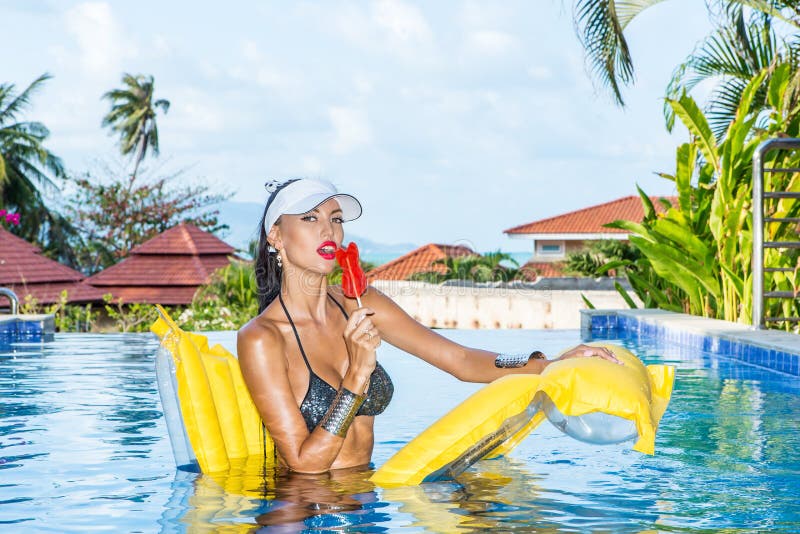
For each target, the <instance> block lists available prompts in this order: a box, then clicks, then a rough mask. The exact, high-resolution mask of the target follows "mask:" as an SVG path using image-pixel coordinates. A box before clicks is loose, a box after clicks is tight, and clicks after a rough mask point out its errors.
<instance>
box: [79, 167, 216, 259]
mask: <svg viewBox="0 0 800 534" xmlns="http://www.w3.org/2000/svg"><path fill="white" fill-rule="evenodd" d="M100 172H102V173H103V175H104V178H103V179H97V178H95V177H94V176H92V175H91V174H89V173H86V174H85V175H84V176H82V177H80V178H72V179H71V183H72V185H73V186H74V193H73V194H72V195H71V196H70V197H68V198H67V201H66V203H65V204H66V212H67V217H68V219H69V221H70V222H71V223H72V224H73V225H74V226H75V227H76V228H77V229H78V231H79V233H80V238H79V239H76V240H74V245H73V248H74V250H75V251H76V258H77V263H78V265H79V266H80V269H81V270H82V271H83V272H85V273H87V274H93V273H95V272H97V271H99V270H102V269H104V268H106V267H109V266H111V265H114V264H115V263H117V262H118V261H119V260H120V259H122V258H124V257H126V256H127V255H128V253H129V252H130V251H131V249H133V248H134V247H136V246H137V245H140V244H142V243H144V242H145V241H147V240H148V239H150V238H152V237H154V236H155V235H157V234H159V233H161V232H163V231H165V230H167V229H169V228H172V227H173V226H175V225H177V224H179V223H184V222H185V223H191V224H194V225H195V226H197V227H198V228H200V229H201V230H205V231H208V232H217V231H220V230H223V229H226V228H227V226H226V225H223V224H220V223H219V220H218V215H219V212H218V211H217V210H214V209H212V207H213V206H214V205H215V204H218V203H219V202H221V201H223V200H225V199H226V198H229V197H228V196H226V195H215V194H210V193H209V189H208V187H206V186H203V185H193V186H184V185H176V182H177V181H178V180H179V178H180V177H181V175H182V173H181V172H178V173H174V174H169V175H166V176H159V177H155V178H152V179H147V178H145V177H144V176H142V175H140V176H138V177H137V176H134V175H128V176H125V174H124V173H123V172H121V171H119V170H118V171H114V170H113V169H111V168H109V167H108V166H105V167H103V168H101V170H100Z"/></svg>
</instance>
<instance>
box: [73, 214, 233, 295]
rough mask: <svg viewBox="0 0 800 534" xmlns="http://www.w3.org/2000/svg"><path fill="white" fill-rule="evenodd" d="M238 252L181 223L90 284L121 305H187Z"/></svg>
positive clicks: (190, 225) (133, 252)
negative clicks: (201, 287) (198, 290)
mask: <svg viewBox="0 0 800 534" xmlns="http://www.w3.org/2000/svg"><path fill="white" fill-rule="evenodd" d="M234 250H235V249H234V248H233V247H232V246H230V245H228V244H227V243H225V242H224V241H222V240H221V239H219V238H217V237H216V236H214V235H212V234H210V233H208V232H204V231H203V230H200V229H199V228H197V227H196V226H194V225H192V224H188V223H182V224H179V225H177V226H174V227H172V228H170V229H169V230H167V231H165V232H163V233H161V234H159V235H157V236H155V237H154V238H152V239H150V240H149V241H146V242H144V243H142V244H141V245H139V246H138V247H136V248H134V249H133V250H131V252H130V255H129V256H128V257H127V258H125V259H124V260H122V261H121V262H119V263H117V264H116V265H113V266H111V267H109V268H107V269H104V270H103V271H101V272H99V273H97V274H95V275H94V276H91V277H90V278H88V280H87V282H88V283H89V284H91V285H92V286H94V287H95V288H97V289H98V290H100V291H102V293H110V294H111V295H112V297H113V300H115V301H119V302H121V303H137V302H138V303H149V304H164V305H170V306H174V305H187V304H190V303H191V302H192V297H193V296H194V294H195V292H196V291H197V289H198V288H199V287H200V286H202V285H204V284H207V283H208V282H209V281H210V279H211V275H212V274H213V273H214V271H216V270H217V269H220V268H222V267H225V266H227V265H229V264H230V261H231V259H233V258H236V256H235V255H234Z"/></svg>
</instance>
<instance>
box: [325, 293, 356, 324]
mask: <svg viewBox="0 0 800 534" xmlns="http://www.w3.org/2000/svg"><path fill="white" fill-rule="evenodd" d="M325 293H326V294H327V295H328V296H329V297H331V300H332V301H333V303H334V304H336V305H337V306H339V309H340V310H342V313H343V314H344V318H345V319H349V318H350V316H348V315H347V312H346V311H344V306H342V305H341V304H339V301H338V300H336V299H335V298H333V296H332V295H331V294H330V293H328V292H327V291H326V292H325Z"/></svg>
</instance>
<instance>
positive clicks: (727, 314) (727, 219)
mask: <svg viewBox="0 0 800 534" xmlns="http://www.w3.org/2000/svg"><path fill="white" fill-rule="evenodd" d="M766 76H767V71H766V70H764V71H762V72H760V73H759V74H758V75H756V76H755V77H753V78H752V79H751V80H750V81H749V83H748V84H747V86H746V87H745V89H744V91H743V92H742V100H741V102H740V103H739V107H738V109H737V112H736V116H735V118H734V120H733V121H732V122H731V124H730V126H729V127H728V130H727V132H726V134H725V136H724V140H723V141H721V142H718V141H717V140H716V139H715V137H714V135H713V133H712V131H711V127H710V125H709V122H708V119H707V118H706V116H705V115H704V114H703V113H702V111H701V110H700V109H699V107H698V106H697V103H696V102H695V101H694V100H693V99H692V98H691V97H689V96H686V95H683V96H681V98H679V99H677V100H670V101H669V104H670V106H672V109H673V111H674V113H675V115H676V116H677V117H678V118H679V119H680V120H681V122H682V123H683V124H684V125H685V126H686V128H687V129H688V130H689V132H690V134H691V141H690V142H689V143H684V144H682V145H681V146H680V147H678V150H677V168H676V172H675V174H674V175H669V174H662V177H664V178H667V179H669V180H671V181H674V182H675V186H676V188H677V191H678V202H677V205H676V206H671V205H669V203H668V202H667V203H665V206H664V207H665V212H664V213H663V214H662V213H657V212H656V210H655V209H654V206H653V204H652V202H651V201H650V199H649V197H648V196H647V195H646V194H644V192H642V191H641V190H640V191H639V193H640V196H641V198H642V204H643V206H644V208H645V218H644V221H642V222H641V223H640V222H635V221H615V222H614V223H611V224H609V225H608V226H610V227H614V228H621V229H624V230H627V231H629V232H631V234H632V235H631V237H630V241H631V243H632V244H633V245H635V246H636V247H637V248H638V249H639V250H640V251H641V253H642V254H643V255H644V257H646V259H647V262H648V265H649V267H651V268H652V271H653V273H655V275H657V277H658V278H659V279H661V281H660V282H659V284H658V285H657V286H656V287H655V289H653V288H649V287H647V285H645V284H641V283H640V284H634V283H633V280H632V285H633V286H634V288H636V289H638V290H639V291H642V292H644V293H646V294H647V296H648V298H650V302H651V303H659V302H660V301H663V300H664V298H665V296H666V297H672V296H674V295H675V294H676V293H675V292H674V291H673V292H672V295H664V294H663V291H662V289H663V288H665V287H666V288H672V287H677V288H679V289H680V292H682V293H683V298H684V299H685V300H684V303H683V305H684V309H685V310H686V311H688V312H689V313H692V314H695V315H702V316H706V317H715V318H720V319H726V320H729V321H739V322H749V320H750V314H751V310H752V299H753V295H752V269H751V256H752V205H751V198H752V183H751V182H752V157H753V153H754V151H755V149H756V147H757V146H758V145H759V144H760V143H761V142H763V141H764V140H765V139H767V138H770V137H776V136H779V135H781V136H787V135H788V136H792V137H797V136H798V135H800V107H798V105H797V102H798V98H797V95H798V87H797V84H796V83H793V80H794V72H793V70H792V65H790V64H788V63H783V64H780V65H776V66H775V67H774V68H773V69H772V76H771V78H770V81H769V84H768V86H767V95H766V98H767V100H766V106H767V108H768V109H769V115H768V116H767V117H766V118H764V127H763V128H759V127H757V125H756V122H757V121H758V119H759V114H758V113H755V112H753V111H751V110H752V109H753V106H752V103H753V99H754V98H756V96H757V94H758V92H759V89H760V88H761V86H762V84H763V83H764V80H765V78H766ZM766 163H767V165H768V166H772V167H775V168H793V167H798V166H800V156H798V155H797V154H795V153H789V152H785V151H784V152H779V151H776V152H775V153H773V154H771V156H770V160H769V161H768V162H766ZM771 177H772V178H771V180H772V182H771V183H770V184H768V186H769V187H770V188H772V189H776V190H788V191H798V190H800V175H798V173H771ZM768 212H769V213H770V214H771V216H773V217H781V218H792V217H797V216H798V214H800V203H798V202H795V201H793V200H792V199H780V200H778V201H777V202H775V203H774V204H773V205H771V206H768ZM796 237H797V230H796V228H794V227H792V226H791V224H790V223H788V222H785V223H779V224H773V225H768V226H767V227H766V228H765V239H766V240H769V241H781V240H783V241H791V240H796ZM797 261H798V253H797V251H794V252H788V253H787V252H784V253H783V254H780V253H779V252H778V251H776V250H770V251H768V253H767V255H766V262H768V263H770V264H771V265H772V266H774V267H794V266H795V265H796V264H797ZM641 265H642V264H641V263H640V264H639V266H640V267H641ZM626 266H627V265H626V264H625V263H624V262H616V263H615V262H612V264H611V265H610V266H607V267H608V268H618V267H626ZM628 274H629V278H630V273H628ZM799 281H800V280H798V276H797V272H796V270H795V272H794V273H787V272H776V273H768V275H767V276H766V277H765V290H766V291H771V290H790V291H795V292H797V288H798V282H799ZM659 291H661V293H659ZM677 294H679V293H677ZM667 300H668V301H670V302H674V301H672V300H670V299H669V298H668V299H667ZM787 307H788V308H787ZM771 308H772V310H773V311H775V312H779V311H783V312H784V313H787V312H792V313H789V315H792V314H794V315H798V313H799V312H800V301H798V300H797V299H794V300H787V301H786V302H783V303H772V304H771ZM785 327H786V328H787V329H788V328H790V325H789V324H786V325H785Z"/></svg>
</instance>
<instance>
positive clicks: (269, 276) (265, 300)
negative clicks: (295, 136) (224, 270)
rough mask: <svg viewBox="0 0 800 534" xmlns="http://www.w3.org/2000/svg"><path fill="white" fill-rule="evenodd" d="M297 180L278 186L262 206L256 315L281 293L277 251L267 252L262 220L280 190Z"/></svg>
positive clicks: (256, 265)
mask: <svg viewBox="0 0 800 534" xmlns="http://www.w3.org/2000/svg"><path fill="white" fill-rule="evenodd" d="M297 180H299V178H295V179H293V180H288V181H286V182H284V183H282V184H280V185H279V186H278V187H277V189H275V191H273V192H272V193H271V194H270V195H269V199H267V205H266V206H264V214H263V215H262V216H261V224H259V227H260V230H259V232H258V250H257V251H256V264H255V269H256V287H257V288H258V313H261V312H262V311H264V310H265V309H266V308H267V306H269V303H270V302H272V301H273V300H275V297H277V296H278V293H280V291H281V268H280V267H278V259H277V256H278V253H277V251H276V252H270V251H269V242H268V241H267V230H266V229H265V228H264V219H266V217H267V210H268V209H269V207H270V205H271V204H272V201H273V200H275V197H276V196H277V195H278V193H279V192H280V190H281V189H283V188H284V187H286V186H287V185H289V184H290V183H292V182H296V181H297ZM278 219H279V220H280V217H278Z"/></svg>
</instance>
